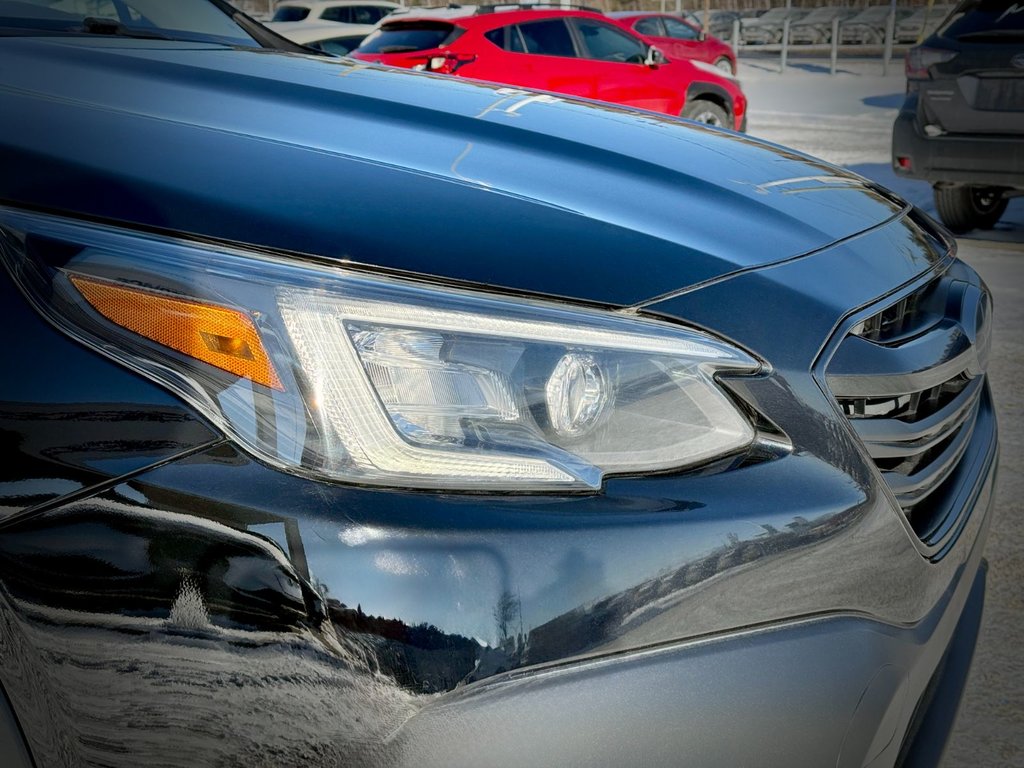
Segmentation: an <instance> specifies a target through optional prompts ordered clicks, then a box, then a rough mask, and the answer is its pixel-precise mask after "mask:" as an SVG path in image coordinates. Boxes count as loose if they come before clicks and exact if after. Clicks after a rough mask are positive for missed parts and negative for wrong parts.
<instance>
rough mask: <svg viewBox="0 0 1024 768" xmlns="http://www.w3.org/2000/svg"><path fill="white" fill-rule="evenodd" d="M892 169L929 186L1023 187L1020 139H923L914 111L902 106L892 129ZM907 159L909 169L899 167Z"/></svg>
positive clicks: (1023, 152) (1022, 139)
mask: <svg viewBox="0 0 1024 768" xmlns="http://www.w3.org/2000/svg"><path fill="white" fill-rule="evenodd" d="M892 157H893V170H894V171H895V173H896V174H897V175H898V176H903V177H907V178H913V179H924V180H925V181H928V182H930V183H932V184H935V183H942V182H945V183H952V184H976V185H988V186H1000V187H1017V188H1024V137H1021V136H1012V135H1005V136H1004V135H983V136H979V135H955V134H946V135H943V136H934V137H932V136H926V135H925V134H924V133H923V132H922V131H921V129H920V127H919V124H918V120H917V114H916V109H915V110H910V109H907V108H906V107H904V109H903V111H901V112H900V114H899V116H898V117H897V118H896V122H895V124H894V125H893V129H892ZM900 158H909V159H910V167H909V168H904V167H902V166H901V165H900V162H899V160H900Z"/></svg>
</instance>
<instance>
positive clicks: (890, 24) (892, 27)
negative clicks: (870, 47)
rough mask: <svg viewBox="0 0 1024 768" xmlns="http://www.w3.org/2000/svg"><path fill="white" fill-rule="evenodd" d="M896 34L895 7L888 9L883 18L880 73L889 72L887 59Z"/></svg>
mask: <svg viewBox="0 0 1024 768" xmlns="http://www.w3.org/2000/svg"><path fill="white" fill-rule="evenodd" d="M895 36H896V9H895V8H893V9H892V10H890V11H889V15H888V16H887V17H886V19H885V47H884V48H883V49H882V75H883V76H884V75H887V74H889V59H891V58H892V39H893V37H895Z"/></svg>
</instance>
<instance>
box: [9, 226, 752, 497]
mask: <svg viewBox="0 0 1024 768" xmlns="http://www.w3.org/2000/svg"><path fill="white" fill-rule="evenodd" d="M0 226H2V229H3V240H2V243H0V248H2V251H3V257H4V260H5V262H6V263H7V264H8V266H9V268H10V269H11V270H12V274H14V275H15V277H16V279H17V281H18V282H19V283H20V284H21V285H22V286H23V287H24V288H25V290H26V293H27V295H29V297H30V298H31V299H32V300H33V301H34V303H35V304H36V306H37V307H38V308H39V309H40V311H42V312H44V313H45V314H47V315H48V316H49V317H50V318H51V319H52V320H53V321H54V322H55V323H56V324H58V325H59V326H60V327H62V328H63V329H65V330H66V331H67V332H68V333H70V334H71V335H73V336H75V337H76V338H79V339H80V340H82V341H84V342H85V343H87V344H89V345H90V346H92V347H94V348H96V349H98V350H99V351H101V352H103V353H104V354H107V355H109V356H110V357H113V358H115V359H117V360H119V361H120V362H122V363H124V364H125V365H128V366H130V367H132V368H133V369H135V370H137V371H140V372H142V373H144V374H145V375H147V376H149V377H151V378H153V379H155V380H157V381H159V382H161V383H163V384H164V385H166V386H167V387H169V388H170V389H172V390H173V391H175V392H176V393H177V394H178V395H180V396H181V397H183V398H185V399H187V400H188V401H190V402H191V403H193V404H194V405H195V406H196V407H198V408H200V409H201V410H202V411H203V413H204V414H205V415H206V416H207V417H208V418H210V419H211V420H213V421H214V422H215V423H217V424H218V425H219V426H220V427H221V428H222V429H223V430H224V431H225V432H226V433H228V434H229V435H230V436H231V437H232V438H234V439H235V440H236V441H237V442H238V443H239V444H240V445H241V446H243V447H244V448H246V449H247V450H249V451H250V452H252V453H253V454H255V455H256V456H258V457H259V458H261V459H263V460H265V461H267V462H269V463H271V464H273V465H275V466H278V467H281V468H283V469H288V470H291V471H297V472H302V473H307V474H312V475H315V476H318V477H323V478H330V479H336V480H342V481H350V482H357V483H372V484H377V485H386V486H393V487H415V488H435V489H447V490H478V491H492V490H494V491H497V490H505V491H538V490H541V491H542V490H567V489H579V490H587V489H596V488H599V487H600V484H601V481H602V478H603V476H604V475H606V474H612V473H643V472H653V471H659V470H668V469H678V468H684V467H688V466H693V465H695V464H700V463H703V462H706V461H708V460H711V459H714V458H716V457H719V456H723V455H726V454H730V453H734V452H737V451H740V450H742V449H743V448H745V447H746V446H748V445H749V444H750V443H751V442H752V440H753V439H754V430H753V427H752V426H751V424H750V422H749V420H748V419H747V418H746V416H745V415H744V414H743V413H741V412H740V411H739V410H738V409H737V407H736V406H735V404H734V403H733V402H732V400H731V399H730V398H729V397H728V396H727V395H726V394H725V392H724V391H723V390H722V388H721V387H720V386H719V384H718V383H717V382H716V381H715V374H716V373H718V372H721V371H726V372H731V373H755V372H757V371H758V370H759V364H758V362H757V361H756V360H754V359H753V358H751V357H750V356H749V355H747V354H746V353H744V352H742V351H740V350H738V349H736V348H735V347H733V346H731V345H728V344H726V343H724V342H722V341H720V340H718V339H715V338H713V337H711V336H709V335H707V334H705V333H702V332H699V331H696V330H691V329H687V328H682V327H679V326H675V325H671V324H668V323H665V322H660V321H656V320H651V319H647V318H641V317H637V316H635V315H629V314H626V313H617V312H606V311H600V310H594V309H588V308H581V307H575V306H571V305H567V304H560V303H557V302H544V301H535V300H527V299H516V298H508V297H503V296H498V295H494V294H489V293H484V292H475V291H466V290H456V289H451V288H445V287H440V286H437V285H432V284H428V283H422V282H415V281H411V280H398V279H393V278H388V277H383V276H379V275H372V274H367V273H363V272H359V271H355V270H351V269H345V268H342V267H339V266H337V265H335V264H326V263H322V262H317V261H314V260H308V261H303V260H299V259H292V258H277V257H274V256H269V255H266V254H259V253H253V252H248V251H244V250H238V249H233V248H224V247H207V246H202V245H196V244H194V243H190V242H184V241H180V240H173V239H169V238H162V237H156V236H150V235H141V234H137V233H132V232H125V231H119V230H112V229H109V228H103V227H97V226H93V225H87V224H81V223H75V222H71V221H67V220H62V219H56V218H51V217H42V216H36V215H30V214H24V213H19V212H13V211H7V210H2V209H0ZM28 251H33V252H34V253H36V254H37V255H36V257H35V258H32V259H30V258H27V252H28ZM48 253H49V254H51V255H52V257H48V256H47V255H46V254H48ZM58 255H59V258H58Z"/></svg>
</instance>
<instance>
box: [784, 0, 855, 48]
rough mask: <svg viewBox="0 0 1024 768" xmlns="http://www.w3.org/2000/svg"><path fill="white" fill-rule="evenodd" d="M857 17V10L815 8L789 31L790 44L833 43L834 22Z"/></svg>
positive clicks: (843, 7)
mask: <svg viewBox="0 0 1024 768" xmlns="http://www.w3.org/2000/svg"><path fill="white" fill-rule="evenodd" d="M856 15H857V10H856V9H855V8H847V7H845V6H839V7H835V8H833V7H824V8H815V9H814V10H813V11H811V12H810V13H809V14H807V15H806V16H804V17H803V18H802V19H800V21H798V22H795V23H794V24H793V25H792V26H791V27H790V29H789V42H791V43H795V44H796V45H816V44H820V43H831V42H832V22H833V21H834V20H835V19H839V20H840V21H844V20H846V19H850V18H853V17H854V16H856Z"/></svg>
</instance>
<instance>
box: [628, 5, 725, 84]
mask: <svg viewBox="0 0 1024 768" xmlns="http://www.w3.org/2000/svg"><path fill="white" fill-rule="evenodd" d="M609 17H610V18H612V19H614V20H615V21H616V22H618V23H619V24H620V25H621V26H622V27H623V28H625V29H629V30H631V31H632V32H633V33H635V34H637V35H640V37H642V38H643V39H644V40H645V41H646V42H648V43H649V44H651V45H653V46H656V47H657V48H658V50H660V51H661V52H662V53H664V54H665V55H666V56H668V57H669V58H673V59H696V60H697V61H705V62H707V63H708V64H714V63H715V62H717V61H719V60H720V59H725V60H727V61H728V62H729V63H730V65H731V71H732V72H733V73H734V74H735V72H736V54H735V53H733V50H732V48H731V47H730V46H729V45H728V44H726V43H724V42H722V41H721V40H719V39H718V38H717V37H714V36H713V35H707V36H705V37H704V38H703V39H701V38H700V28H699V27H697V26H694V25H693V24H691V23H690V22H689V21H687V20H686V19H683V18H680V17H679V16H673V15H671V14H659V13H653V12H650V13H629V12H626V11H620V12H617V13H611V14H609ZM665 18H667V19H668V20H669V23H671V24H677V25H682V26H684V27H686V29H688V30H692V37H685V36H680V35H672V34H670V30H669V29H663V30H661V31H664V32H665V33H666V34H658V35H654V34H645V33H644V32H643V31H641V30H642V26H643V24H645V23H650V21H651V20H655V21H658V20H663V19H665ZM638 24H639V25H641V29H638V28H637V25H638Z"/></svg>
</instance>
